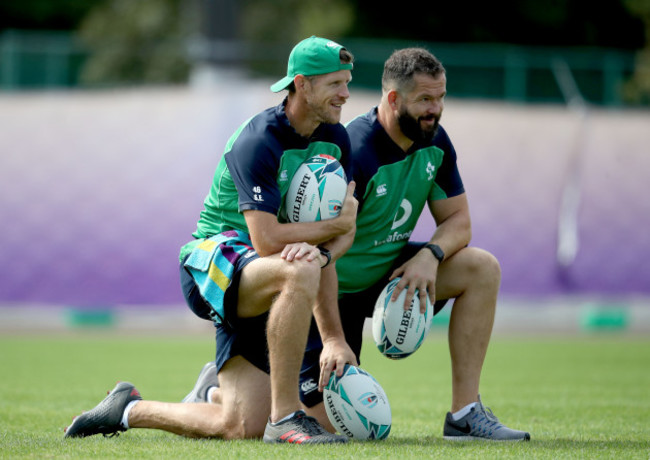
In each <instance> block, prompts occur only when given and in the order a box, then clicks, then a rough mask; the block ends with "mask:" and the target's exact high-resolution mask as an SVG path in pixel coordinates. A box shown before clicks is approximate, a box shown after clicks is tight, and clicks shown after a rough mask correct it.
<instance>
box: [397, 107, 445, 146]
mask: <svg viewBox="0 0 650 460" xmlns="http://www.w3.org/2000/svg"><path fill="white" fill-rule="evenodd" d="M422 120H435V123H434V124H433V125H432V126H431V127H430V128H428V129H423V128H422V125H421V124H420V122H421V121H422ZM397 123H398V124H399V127H400V129H401V130H402V133H403V134H404V135H405V136H406V137H408V138H409V139H411V140H412V141H413V142H422V143H428V142H431V141H432V140H433V137H434V136H435V135H436V133H437V132H438V127H439V126H440V116H439V115H427V116H425V117H418V118H415V117H414V116H412V115H411V114H410V113H408V111H407V110H406V109H404V110H401V111H400V113H399V116H398V117H397Z"/></svg>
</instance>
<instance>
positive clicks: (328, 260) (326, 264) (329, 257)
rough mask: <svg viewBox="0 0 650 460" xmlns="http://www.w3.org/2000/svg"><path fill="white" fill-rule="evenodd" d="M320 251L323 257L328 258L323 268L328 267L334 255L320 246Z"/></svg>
mask: <svg viewBox="0 0 650 460" xmlns="http://www.w3.org/2000/svg"><path fill="white" fill-rule="evenodd" d="M318 250H319V251H320V253H321V254H322V255H324V256H325V257H326V258H327V262H325V265H323V266H322V267H321V268H325V267H327V266H328V265H329V264H330V262H331V261H332V254H331V253H330V251H329V249H325V248H324V247H322V246H318Z"/></svg>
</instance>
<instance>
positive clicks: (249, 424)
mask: <svg viewBox="0 0 650 460" xmlns="http://www.w3.org/2000/svg"><path fill="white" fill-rule="evenodd" d="M265 427H266V420H264V421H261V420H246V419H240V418H231V419H227V420H224V424H223V431H222V438H223V439H257V438H261V437H262V436H263V435H264V428H265Z"/></svg>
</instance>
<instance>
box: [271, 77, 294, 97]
mask: <svg viewBox="0 0 650 460" xmlns="http://www.w3.org/2000/svg"><path fill="white" fill-rule="evenodd" d="M292 81H293V78H291V77H289V76H286V77H284V78H283V79H282V80H278V81H277V82H275V83H273V84H272V85H271V91H273V92H274V93H278V92H280V91H282V90H283V89H285V88H286V87H287V86H289V85H290V84H291V82H292Z"/></svg>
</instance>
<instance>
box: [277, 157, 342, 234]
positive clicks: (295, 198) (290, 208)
mask: <svg viewBox="0 0 650 460" xmlns="http://www.w3.org/2000/svg"><path fill="white" fill-rule="evenodd" d="M347 187H348V181H347V177H346V176H345V171H344V170H343V167H342V166H341V163H339V162H338V160H337V159H336V158H334V157H333V156H330V155H325V154H319V155H316V156H313V157H311V158H309V159H308V160H306V161H305V162H304V163H302V164H301V165H300V167H299V168H298V169H297V170H296V173H295V174H294V175H293V178H292V179H291V183H290V184H289V190H288V191H287V194H286V195H285V198H284V199H285V208H286V213H287V220H288V221H289V222H316V221H319V220H327V219H332V218H334V217H336V216H338V215H339V214H340V213H341V207H342V206H343V200H344V199H345V192H346V190H347Z"/></svg>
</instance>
